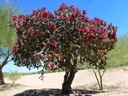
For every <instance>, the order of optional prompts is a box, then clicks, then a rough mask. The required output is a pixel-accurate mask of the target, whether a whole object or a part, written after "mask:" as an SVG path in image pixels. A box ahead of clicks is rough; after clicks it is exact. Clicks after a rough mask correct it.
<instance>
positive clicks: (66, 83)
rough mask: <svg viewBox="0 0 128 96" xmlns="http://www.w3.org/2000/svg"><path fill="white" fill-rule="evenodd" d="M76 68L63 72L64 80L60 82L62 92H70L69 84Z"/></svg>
mask: <svg viewBox="0 0 128 96" xmlns="http://www.w3.org/2000/svg"><path fill="white" fill-rule="evenodd" d="M75 73H76V70H75V68H72V69H71V70H70V71H68V72H66V73H65V76H64V82H63V84H62V94H70V93H72V88H71V84H72V81H73V79H74V76H75Z"/></svg>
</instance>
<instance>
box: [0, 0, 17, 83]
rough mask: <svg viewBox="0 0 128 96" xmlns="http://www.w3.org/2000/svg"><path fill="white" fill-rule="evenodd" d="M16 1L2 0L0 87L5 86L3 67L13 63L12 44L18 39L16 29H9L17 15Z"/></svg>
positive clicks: (0, 16) (0, 6) (0, 4)
mask: <svg viewBox="0 0 128 96" xmlns="http://www.w3.org/2000/svg"><path fill="white" fill-rule="evenodd" d="M15 4H16V2H15V1H14V2H13V3H12V4H10V3H9V2H8V1H7V0H0V62H1V63H0V85H1V84H4V76H3V73H2V69H3V67H4V66H5V65H6V64H8V62H10V61H11V59H10V56H11V55H12V51H11V48H12V44H13V43H14V41H15V39H16V34H15V33H14V29H12V28H10V27H9V23H11V22H12V16H13V15H14V14H16V13H17V10H18V9H17V8H16V6H15Z"/></svg>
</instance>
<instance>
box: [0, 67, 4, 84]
mask: <svg viewBox="0 0 128 96" xmlns="http://www.w3.org/2000/svg"><path fill="white" fill-rule="evenodd" d="M3 84H5V83H4V76H3V72H2V68H0V85H3Z"/></svg>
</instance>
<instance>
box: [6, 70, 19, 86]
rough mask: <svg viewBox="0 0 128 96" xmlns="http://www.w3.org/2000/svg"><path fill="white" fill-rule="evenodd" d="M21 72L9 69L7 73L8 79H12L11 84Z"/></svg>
mask: <svg viewBox="0 0 128 96" xmlns="http://www.w3.org/2000/svg"><path fill="white" fill-rule="evenodd" d="M20 76H21V74H20V73H18V72H17V71H10V72H9V75H8V79H9V80H11V81H12V84H15V82H16V81H17V80H18V79H20Z"/></svg>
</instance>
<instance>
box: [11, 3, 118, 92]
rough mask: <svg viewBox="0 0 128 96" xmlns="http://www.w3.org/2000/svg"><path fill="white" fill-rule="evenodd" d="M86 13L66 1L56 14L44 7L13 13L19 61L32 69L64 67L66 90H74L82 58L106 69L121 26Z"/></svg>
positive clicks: (14, 47) (63, 89) (14, 48)
mask: <svg viewBox="0 0 128 96" xmlns="http://www.w3.org/2000/svg"><path fill="white" fill-rule="evenodd" d="M86 14H87V12H86V10H83V11H80V10H79V9H78V8H76V7H74V6H73V5H71V6H67V5H66V4H62V5H61V6H60V8H59V9H57V10H55V11H54V14H52V13H51V12H49V11H47V10H46V8H42V9H38V10H34V11H33V12H32V14H29V15H18V16H13V21H14V23H13V25H12V26H13V27H15V29H16V34H17V40H16V42H15V44H14V46H13V48H12V51H13V60H14V62H15V64H16V65H18V66H27V67H28V68H31V67H36V68H38V67H41V66H43V67H45V68H50V69H55V68H56V69H57V68H61V67H64V68H65V69H66V73H65V76H64V82H63V85H62V93H70V92H71V84H72V81H73V78H74V76H75V73H76V72H77V62H78V59H79V60H80V62H81V63H82V62H84V61H87V62H88V63H89V64H91V65H93V66H94V67H95V68H98V69H99V70H100V69H104V68H105V66H106V60H107V52H108V51H110V50H112V49H113V48H114V46H115V44H116V41H117V38H116V32H117V27H115V26H113V25H112V24H107V23H106V22H105V21H103V20H101V19H100V18H96V17H95V18H94V19H92V20H91V19H89V18H88V17H87V16H86ZM41 62H43V63H44V64H41Z"/></svg>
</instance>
